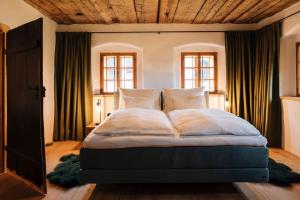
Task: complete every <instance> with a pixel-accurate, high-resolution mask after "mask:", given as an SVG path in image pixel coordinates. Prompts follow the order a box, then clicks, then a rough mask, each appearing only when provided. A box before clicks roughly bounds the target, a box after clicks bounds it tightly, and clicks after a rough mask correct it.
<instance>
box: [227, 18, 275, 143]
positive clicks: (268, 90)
mask: <svg viewBox="0 0 300 200" xmlns="http://www.w3.org/2000/svg"><path fill="white" fill-rule="evenodd" d="M280 37H281V23H275V24H272V25H269V26H267V27H264V28H262V29H260V30H257V31H231V32H226V33H225V48H226V81H227V90H226V94H227V98H228V101H229V103H230V107H229V111H230V112H232V113H234V114H236V115H238V116H240V117H242V118H244V119H246V120H248V121H249V122H251V123H252V124H253V125H254V126H256V128H258V129H259V130H260V132H261V133H262V134H263V135H264V136H265V137H266V138H267V139H268V142H269V146H277V147H279V146H281V103H280V97H279V50H280Z"/></svg>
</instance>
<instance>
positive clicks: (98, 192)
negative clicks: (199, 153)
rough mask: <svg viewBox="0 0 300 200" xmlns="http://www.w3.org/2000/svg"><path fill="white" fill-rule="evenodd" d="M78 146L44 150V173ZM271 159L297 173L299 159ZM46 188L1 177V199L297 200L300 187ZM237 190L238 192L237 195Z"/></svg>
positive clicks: (283, 155) (275, 153)
mask: <svg viewBox="0 0 300 200" xmlns="http://www.w3.org/2000/svg"><path fill="white" fill-rule="evenodd" d="M79 149H80V143H79V142H74V141H67V142H55V143H54V144H53V145H52V146H48V147H46V161H47V172H50V171H52V170H53V168H54V167H55V166H56V165H57V163H58V159H59V158H60V157H61V156H63V155H65V154H68V153H79ZM270 156H271V157H272V158H274V159H275V160H277V161H280V162H284V163H286V164H288V165H289V166H290V167H291V168H293V169H294V170H295V171H298V172H300V158H299V157H297V156H294V155H292V154H290V153H288V152H286V151H284V150H281V149H271V150H270ZM47 184H48V194H47V195H46V196H43V195H41V194H39V193H38V192H36V191H34V190H32V189H31V188H30V187H28V186H27V185H26V184H24V183H23V182H22V181H20V180H18V179H16V178H14V177H12V176H9V175H1V176H0V199H1V200H6V199H8V200H13V199H34V200H35V199H58V200H59V199H75V200H77V199H78V200H87V199H89V200H94V199H95V200H98V199H101V200H152V199H155V200H173V199H174V200H187V199H190V200H202V199H203V200H219V199H220V200H221V199H224V200H231V199H232V200H238V199H243V196H242V195H241V193H242V194H243V195H244V198H248V199H251V200H252V199H263V200H264V199H267V200H277V199H278V200H279V199H284V200H294V199H295V200H296V199H300V184H294V185H293V186H292V187H288V188H284V187H277V186H273V185H271V184H252V183H235V184H146V185H142V184H140V185H134V184H130V185H105V186H104V185H97V186H96V185H95V184H90V185H84V186H80V187H75V188H72V189H63V188H60V187H58V186H55V185H52V184H50V183H49V182H47ZM238 190H240V191H241V192H238Z"/></svg>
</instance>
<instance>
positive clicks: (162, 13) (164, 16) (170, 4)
mask: <svg viewBox="0 0 300 200" xmlns="http://www.w3.org/2000/svg"><path fill="white" fill-rule="evenodd" d="M178 2H179V0H160V5H159V8H160V9H159V23H162V24H164V23H172V21H173V19H174V16H175V12H176V9H177V6H178Z"/></svg>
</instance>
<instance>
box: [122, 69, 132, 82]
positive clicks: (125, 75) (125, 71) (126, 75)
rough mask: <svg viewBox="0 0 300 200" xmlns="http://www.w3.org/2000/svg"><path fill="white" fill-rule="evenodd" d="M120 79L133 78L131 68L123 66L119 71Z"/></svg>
mask: <svg viewBox="0 0 300 200" xmlns="http://www.w3.org/2000/svg"><path fill="white" fill-rule="evenodd" d="M121 79H122V80H124V79H127V80H128V79H129V80H132V79H133V68H123V69H122V72H121Z"/></svg>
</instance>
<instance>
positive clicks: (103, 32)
mask: <svg viewBox="0 0 300 200" xmlns="http://www.w3.org/2000/svg"><path fill="white" fill-rule="evenodd" d="M298 13H300V10H299V11H297V12H294V13H292V14H290V15H288V16H286V17H283V18H282V19H280V20H278V21H276V22H281V21H283V20H285V19H287V18H289V17H292V16H294V15H296V14H298ZM273 23H275V22H273ZM273 23H271V24H273ZM223 32H226V31H102V32H101V31H95V32H90V33H92V34H113V33H127V34H129V33H158V34H160V33H223Z"/></svg>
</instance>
